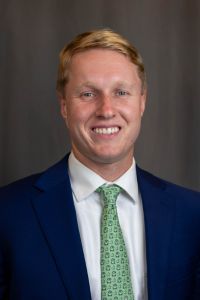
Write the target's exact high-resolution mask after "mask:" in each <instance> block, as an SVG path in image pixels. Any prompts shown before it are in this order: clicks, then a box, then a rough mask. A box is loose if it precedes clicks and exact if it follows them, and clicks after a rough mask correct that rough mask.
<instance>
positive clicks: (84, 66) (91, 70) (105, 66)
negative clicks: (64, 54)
mask: <svg viewBox="0 0 200 300" xmlns="http://www.w3.org/2000/svg"><path fill="white" fill-rule="evenodd" d="M83 74H93V76H95V75H96V76H101V75H102V76H108V75H114V74H121V76H122V77H123V76H126V77H127V76H130V77H132V76H134V77H138V68H137V66H136V65H134V64H133V63H132V62H131V61H130V59H129V58H128V57H127V56H125V55H124V54H122V53H119V52H117V51H115V50H110V49H90V50H86V51H83V52H79V53H76V54H75V55H74V56H73V57H72V59H71V63H70V66H69V75H71V76H72V75H74V76H78V77H79V76H80V75H83ZM71 76H70V77H71Z"/></svg>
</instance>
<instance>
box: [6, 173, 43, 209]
mask: <svg viewBox="0 0 200 300" xmlns="http://www.w3.org/2000/svg"><path fill="white" fill-rule="evenodd" d="M40 176H41V173H38V174H33V175H30V176H27V177H24V178H22V179H18V180H16V181H14V182H12V183H10V184H8V185H6V186H3V187H1V188H0V205H1V203H2V202H4V201H8V200H9V199H16V200H17V199H19V198H21V197H22V196H25V195H26V194H29V193H30V192H31V191H33V190H34V183H35V182H36V181H37V179H38V178H39V177H40Z"/></svg>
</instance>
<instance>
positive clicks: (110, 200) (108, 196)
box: [96, 184, 122, 205]
mask: <svg viewBox="0 0 200 300" xmlns="http://www.w3.org/2000/svg"><path fill="white" fill-rule="evenodd" d="M96 191H97V192H98V193H101V194H103V198H104V204H105V205H110V204H111V205H112V204H113V205H116V200H117V197H118V195H119V194H120V192H121V191H122V188H121V187H120V186H118V185H116V184H112V185H105V184H103V185H102V186H100V187H99V188H98V189H97V190H96Z"/></svg>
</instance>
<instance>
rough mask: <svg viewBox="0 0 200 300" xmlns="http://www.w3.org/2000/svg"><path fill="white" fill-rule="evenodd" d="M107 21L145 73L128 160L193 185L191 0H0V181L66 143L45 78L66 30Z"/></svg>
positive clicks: (196, 92)
mask: <svg viewBox="0 0 200 300" xmlns="http://www.w3.org/2000/svg"><path fill="white" fill-rule="evenodd" d="M102 27H110V28H112V29H114V30H116V31H118V32H119V33H121V34H123V35H124V36H125V37H127V38H128V39H129V40H130V41H132V42H133V43H135V45H136V46H137V48H138V49H139V50H140V52H141V53H142V56H143V58H144V61H145V65H146V70H147V76H148V106H147V110H146V114H145V116H144V118H143V128H142V133H141V136H140V139H139V141H138V143H137V149H136V160H137V162H138V164H139V165H140V166H141V167H143V168H145V169H148V170H149V171H151V172H153V173H155V174H156V175H158V176H160V177H163V178H165V179H167V180H170V181H174V182H175V183H177V184H181V185H184V186H187V187H191V188H194V189H197V190H200V139H199V129H200V1H199V0H168V1H165V0H151V1H149V0H123V1H115V0H110V1H105V0H84V1H80V0H73V1H69V0H65V1H64V0H40V1H37V0H35V1H27V0H17V1H14V0H0V185H4V184H7V183H9V182H11V181H13V180H16V179H18V178H21V177H24V176H26V175H29V174H31V173H36V172H40V171H42V170H44V169H45V168H46V167H47V166H49V165H51V164H52V163H54V162H55V161H57V160H59V159H60V158H61V157H62V156H63V155H65V153H66V152H67V151H68V150H69V148H70V144H69V138H68V136H67V133H66V129H65V126H64V123H63V121H62V120H61V118H60V115H59V106H58V102H57V99H56V93H55V81H56V73H57V64H58V53H59V51H60V49H61V48H62V47H63V46H64V44H65V43H67V42H68V41H69V40H70V39H71V38H72V37H74V35H76V34H77V33H80V32H82V31H86V30H90V29H93V28H102Z"/></svg>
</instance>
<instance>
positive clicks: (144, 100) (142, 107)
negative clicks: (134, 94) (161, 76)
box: [141, 89, 147, 117]
mask: <svg viewBox="0 0 200 300" xmlns="http://www.w3.org/2000/svg"><path fill="white" fill-rule="evenodd" d="M146 101H147V89H145V90H144V91H143V92H142V95H141V117H142V116H143V114H144V111H145V107H146Z"/></svg>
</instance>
